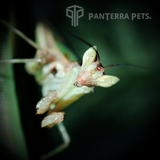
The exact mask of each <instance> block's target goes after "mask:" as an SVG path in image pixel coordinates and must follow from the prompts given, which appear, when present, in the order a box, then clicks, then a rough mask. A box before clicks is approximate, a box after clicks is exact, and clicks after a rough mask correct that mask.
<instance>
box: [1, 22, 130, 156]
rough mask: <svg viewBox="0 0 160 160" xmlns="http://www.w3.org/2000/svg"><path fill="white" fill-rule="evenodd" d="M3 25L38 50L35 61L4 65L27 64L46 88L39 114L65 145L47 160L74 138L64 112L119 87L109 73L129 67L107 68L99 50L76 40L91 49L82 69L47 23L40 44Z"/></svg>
mask: <svg viewBox="0 0 160 160" xmlns="http://www.w3.org/2000/svg"><path fill="white" fill-rule="evenodd" d="M1 22H2V23H3V24H4V25H6V26H7V27H9V28H10V29H11V30H13V31H14V32H15V33H16V34H18V35H19V36H20V37H21V38H23V39H24V40H26V41H27V42H28V43H29V44H30V45H32V46H33V47H34V48H35V49H36V50H37V51H36V55H35V57H34V58H31V59H11V60H3V61H0V63H26V64H25V68H26V71H27V72H28V73H29V74H31V75H34V76H35V79H36V81H37V83H38V84H40V85H41V86H42V96H43V98H42V99H41V100H40V101H39V102H38V103H37V105H36V110H37V113H36V114H43V113H45V112H48V113H47V116H46V117H45V118H44V119H43V120H42V123H41V127H49V128H51V127H53V126H54V125H57V127H58V130H59V132H60V134H61V136H62V139H63V142H64V143H63V144H62V145H60V146H58V147H57V148H56V149H54V150H52V151H50V152H48V153H46V154H45V155H42V156H41V159H47V158H49V157H51V156H54V155H55V154H57V153H59V152H61V151H62V150H63V149H65V148H66V147H68V145H69V144H70V137H69V135H68V133H67V130H66V128H65V126H64V125H63V122H62V121H63V119H64V112H63V111H62V110H63V109H64V108H65V107H67V106H68V105H70V104H71V103H72V102H74V101H76V100H77V99H79V98H80V97H81V96H82V95H84V94H87V93H90V92H93V89H94V87H95V86H99V87H105V88H107V87H111V86H113V85H114V84H116V83H117V82H118V81H119V78H117V77H116V76H111V75H105V73H104V71H105V69H107V68H109V67H112V66H118V65H128V64H125V63H116V64H112V65H107V66H105V67H103V65H102V64H101V63H100V56H99V53H98V50H97V47H96V46H92V45H90V44H89V43H87V42H85V41H84V40H82V39H81V38H79V37H77V36H76V37H77V38H78V39H80V40H82V41H84V42H85V43H87V44H88V45H89V46H90V48H89V49H88V50H87V51H86V52H85V53H84V55H83V59H82V66H80V65H79V64H78V63H77V62H72V61H70V60H68V59H67V58H66V57H65V56H64V54H63V53H62V52H61V51H60V49H59V48H58V46H57V44H56V40H55V38H54V35H53V34H52V32H51V31H50V29H49V28H48V27H47V26H46V25H44V24H43V23H38V25H37V27H36V34H37V36H38V37H39V39H38V44H36V43H35V42H34V41H32V40H31V39H29V38H28V37H27V36H25V35H24V34H23V33H22V32H20V31H19V30H17V29H15V28H14V27H12V26H11V25H9V24H8V23H7V22H5V21H3V20H1Z"/></svg>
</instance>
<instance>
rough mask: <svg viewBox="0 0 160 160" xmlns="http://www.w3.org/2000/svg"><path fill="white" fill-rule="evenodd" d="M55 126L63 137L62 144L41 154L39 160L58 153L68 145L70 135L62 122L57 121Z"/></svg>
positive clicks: (44, 159)
mask: <svg viewBox="0 0 160 160" xmlns="http://www.w3.org/2000/svg"><path fill="white" fill-rule="evenodd" d="M57 127H58V131H59V133H60V135H61V137H62V139H63V144H61V145H59V146H58V147H56V148H55V149H53V150H51V151H50V152H48V153H46V154H44V155H42V156H41V157H40V160H46V159H48V158H50V157H52V156H54V155H56V154H58V153H59V152H61V151H63V150H64V149H66V148H67V147H68V146H69V144H70V142H71V139H70V136H69V134H68V132H67V130H66V128H65V126H64V124H63V122H59V123H57Z"/></svg>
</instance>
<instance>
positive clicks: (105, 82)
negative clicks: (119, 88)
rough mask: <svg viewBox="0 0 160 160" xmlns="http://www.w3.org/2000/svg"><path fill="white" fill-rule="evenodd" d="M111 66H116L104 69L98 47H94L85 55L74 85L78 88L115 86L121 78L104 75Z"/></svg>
mask: <svg viewBox="0 0 160 160" xmlns="http://www.w3.org/2000/svg"><path fill="white" fill-rule="evenodd" d="M111 66H114V65H108V66H106V67H102V64H101V63H100V57H99V54H98V51H97V47H96V46H93V47H91V48H89V49H88V50H87V51H86V52H85V53H84V55H83V61H82V67H81V69H80V71H79V73H78V76H77V79H76V81H75V83H74V85H76V86H77V87H81V86H88V87H94V86H100V87H111V86H113V85H114V84H116V83H117V82H118V81H119V78H118V77H115V76H110V75H105V74H104V71H105V69H106V68H108V67H111Z"/></svg>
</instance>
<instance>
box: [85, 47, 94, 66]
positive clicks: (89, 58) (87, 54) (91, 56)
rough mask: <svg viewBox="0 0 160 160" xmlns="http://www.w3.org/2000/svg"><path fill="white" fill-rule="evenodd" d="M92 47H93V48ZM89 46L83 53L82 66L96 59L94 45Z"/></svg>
mask: <svg viewBox="0 0 160 160" xmlns="http://www.w3.org/2000/svg"><path fill="white" fill-rule="evenodd" d="M93 47H94V48H93ZM93 47H90V48H89V49H88V50H87V51H86V52H85V53H84V55H83V62H82V67H85V66H89V65H90V64H91V63H93V62H94V61H95V59H96V56H97V53H96V51H95V50H97V47H96V46H93Z"/></svg>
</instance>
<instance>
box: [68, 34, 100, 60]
mask: <svg viewBox="0 0 160 160" xmlns="http://www.w3.org/2000/svg"><path fill="white" fill-rule="evenodd" d="M65 32H67V33H69V34H70V35H72V36H73V37H76V38H77V39H79V40H80V41H82V42H84V43H85V44H87V45H89V46H90V47H92V48H93V49H94V50H95V52H96V53H97V61H98V62H100V56H99V53H98V51H97V50H96V49H95V48H94V47H93V45H91V44H90V43H88V42H87V41H85V40H84V39H82V38H80V37H78V36H77V35H75V34H73V33H71V32H69V31H65Z"/></svg>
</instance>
